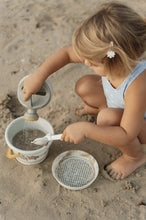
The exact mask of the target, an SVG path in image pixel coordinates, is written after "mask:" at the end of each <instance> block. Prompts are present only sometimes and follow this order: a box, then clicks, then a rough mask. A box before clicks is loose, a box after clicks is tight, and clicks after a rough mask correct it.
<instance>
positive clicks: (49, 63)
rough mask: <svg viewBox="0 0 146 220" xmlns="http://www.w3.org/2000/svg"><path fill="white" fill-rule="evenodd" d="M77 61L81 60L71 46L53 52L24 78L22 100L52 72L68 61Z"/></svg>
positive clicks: (37, 88) (35, 89)
mask: <svg viewBox="0 0 146 220" xmlns="http://www.w3.org/2000/svg"><path fill="white" fill-rule="evenodd" d="M79 62H81V60H79V58H78V57H77V56H76V55H75V53H74V51H73V49H72V46H69V47H64V48H61V49H59V50H58V51H56V52H55V53H53V54H52V55H51V56H49V57H48V58H47V59H46V61H45V62H44V63H43V64H42V65H41V66H40V67H39V68H38V69H37V70H36V71H35V72H34V73H33V74H32V75H31V76H30V77H28V78H26V79H25V80H24V89H23V92H24V93H25V96H24V101H26V100H27V99H28V98H29V96H30V95H31V94H33V93H36V92H37V91H38V90H39V89H40V87H41V86H42V84H43V82H44V81H45V80H46V79H47V77H48V76H50V75H51V74H52V73H54V72H56V71H57V70H59V69H60V68H62V67H63V66H65V65H67V64H68V63H79Z"/></svg>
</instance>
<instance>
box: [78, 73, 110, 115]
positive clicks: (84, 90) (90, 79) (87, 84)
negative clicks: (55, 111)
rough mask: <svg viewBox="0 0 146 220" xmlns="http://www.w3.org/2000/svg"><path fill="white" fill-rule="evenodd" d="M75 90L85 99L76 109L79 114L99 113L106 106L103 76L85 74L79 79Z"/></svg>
mask: <svg viewBox="0 0 146 220" xmlns="http://www.w3.org/2000/svg"><path fill="white" fill-rule="evenodd" d="M75 91H76V93H77V94H78V95H79V96H80V97H81V99H82V100H83V104H82V105H81V106H80V107H79V108H78V110H77V111H76V113H77V114H78V115H84V114H98V112H99V111H100V110H101V109H102V108H105V107H106V98H105V96H104V92H103V87H102V82H101V77H99V76H97V75H86V76H83V77H82V78H80V79H79V80H78V81H77V83H76V87H75Z"/></svg>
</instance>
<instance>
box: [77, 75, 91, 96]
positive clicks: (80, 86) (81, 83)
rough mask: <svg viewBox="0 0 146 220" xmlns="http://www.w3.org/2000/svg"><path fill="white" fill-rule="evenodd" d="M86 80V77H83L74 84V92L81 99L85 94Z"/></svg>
mask: <svg viewBox="0 0 146 220" xmlns="http://www.w3.org/2000/svg"><path fill="white" fill-rule="evenodd" d="M88 79H89V77H88V76H83V77H81V78H80V79H79V80H78V81H77V82H76V85H75V92H76V93H77V94H78V95H79V96H81V97H82V96H84V95H85V94H86V93H87V88H88Z"/></svg>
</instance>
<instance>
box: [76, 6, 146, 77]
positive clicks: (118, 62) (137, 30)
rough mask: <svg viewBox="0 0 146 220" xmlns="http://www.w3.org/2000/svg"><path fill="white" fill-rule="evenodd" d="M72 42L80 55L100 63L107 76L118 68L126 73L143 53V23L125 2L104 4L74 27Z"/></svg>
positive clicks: (145, 40) (145, 29) (145, 28)
mask: <svg viewBox="0 0 146 220" xmlns="http://www.w3.org/2000/svg"><path fill="white" fill-rule="evenodd" d="M72 43H73V48H74V50H75V51H76V53H77V54H78V55H79V56H80V57H84V58H86V59H89V60H94V61H98V62H102V63H103V64H104V66H105V69H106V70H107V71H108V72H109V73H110V74H111V75H112V74H115V73H116V72H117V73H118V72H120V71H117V70H120V69H122V70H123V73H125V74H127V71H128V72H129V71H131V70H132V67H133V66H135V65H136V64H137V63H138V61H139V59H140V58H141V57H142V55H143V53H144V52H145V48H146V22H145V21H144V19H143V18H142V17H141V16H140V15H138V14H137V13H136V12H135V11H134V10H133V9H131V8H129V7H128V6H126V5H123V4H121V3H114V2H112V3H107V4H104V5H103V6H102V8H101V9H100V10H99V11H98V12H97V13H96V14H94V15H93V16H92V17H90V18H88V19H86V20H85V21H84V22H83V23H82V24H81V25H80V26H79V27H78V28H77V29H76V31H75V32H74V34H73V41H72ZM109 50H112V51H114V52H115V56H114V57H113V58H109V57H107V52H108V51H109Z"/></svg>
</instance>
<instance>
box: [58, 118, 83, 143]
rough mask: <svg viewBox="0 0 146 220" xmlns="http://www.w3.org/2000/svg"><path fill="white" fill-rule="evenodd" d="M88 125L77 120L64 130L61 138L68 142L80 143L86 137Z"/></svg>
mask: <svg viewBox="0 0 146 220" xmlns="http://www.w3.org/2000/svg"><path fill="white" fill-rule="evenodd" d="M85 131H86V126H85V123H84V122H77V123H74V124H71V125H69V126H67V128H66V129H65V130H64V132H63V134H62V137H61V140H62V141H66V142H71V143H74V144H78V143H79V142H81V141H83V140H84V139H85V137H86V135H85Z"/></svg>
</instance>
